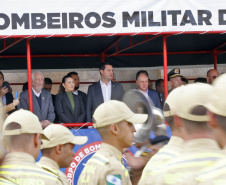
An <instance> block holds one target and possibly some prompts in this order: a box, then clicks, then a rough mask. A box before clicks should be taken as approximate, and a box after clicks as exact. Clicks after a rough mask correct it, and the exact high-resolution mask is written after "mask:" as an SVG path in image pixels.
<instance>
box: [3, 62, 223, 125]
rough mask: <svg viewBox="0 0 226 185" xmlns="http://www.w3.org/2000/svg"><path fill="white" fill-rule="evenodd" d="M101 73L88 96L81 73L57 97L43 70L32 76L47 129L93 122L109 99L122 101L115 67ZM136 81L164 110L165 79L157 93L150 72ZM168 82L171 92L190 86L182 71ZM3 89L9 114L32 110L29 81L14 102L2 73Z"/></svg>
mask: <svg viewBox="0 0 226 185" xmlns="http://www.w3.org/2000/svg"><path fill="white" fill-rule="evenodd" d="M99 71H100V75H101V79H100V80H99V81H98V82H97V83H93V84H92V85H90V86H89V88H88V92H87V94H86V93H84V92H82V91H80V90H79V83H80V81H79V76H78V73H77V72H70V73H68V74H67V75H66V76H64V77H63V78H62V83H61V85H60V87H59V93H58V94H57V95H53V94H51V89H52V80H51V79H50V78H45V77H44V75H43V74H42V72H40V71H38V72H33V73H32V95H33V112H34V113H35V115H37V116H38V118H39V120H40V122H41V123H42V125H43V128H45V127H46V126H47V125H49V124H50V123H84V122H92V115H93V113H94V111H95V109H96V108H97V107H98V106H99V105H100V104H101V103H103V102H105V101H106V100H121V99H122V97H123V95H124V90H123V87H122V85H121V84H119V83H117V82H116V81H115V77H114V73H113V67H112V65H111V64H110V63H103V64H102V65H101V66H100V68H99ZM218 75H219V73H218V72H217V70H214V69H211V70H209V71H208V72H207V77H206V78H197V79H196V80H195V82H203V83H209V84H211V83H212V81H213V80H214V77H215V78H216V77H217V76H218ZM135 79H136V84H137V89H138V90H140V91H142V92H144V93H146V94H147V95H148V97H150V98H151V100H152V102H153V104H154V106H155V107H157V108H159V109H163V104H164V102H165V93H164V80H163V79H157V80H156V81H155V87H156V90H154V89H153V87H152V82H151V80H150V78H149V74H148V73H147V71H145V70H140V71H138V72H137V74H136V76H135ZM205 80H206V81H205ZM168 81H169V84H170V85H171V87H172V89H171V90H169V93H170V92H171V91H172V90H173V89H175V88H177V87H179V86H180V85H184V84H188V80H187V79H186V78H185V77H184V76H181V74H180V69H178V68H176V69H173V70H171V71H170V72H169V74H168ZM0 88H1V89H0V103H1V104H2V105H4V107H5V108H6V109H7V112H8V113H9V114H10V113H11V112H13V110H14V109H20V108H23V109H25V110H29V103H28V84H27V82H26V83H25V84H24V85H23V92H22V93H21V94H20V96H19V97H20V100H18V99H15V100H14V98H13V95H12V89H11V87H10V84H9V83H8V82H5V81H4V75H3V73H2V72H1V73H0ZM7 105H8V106H7Z"/></svg>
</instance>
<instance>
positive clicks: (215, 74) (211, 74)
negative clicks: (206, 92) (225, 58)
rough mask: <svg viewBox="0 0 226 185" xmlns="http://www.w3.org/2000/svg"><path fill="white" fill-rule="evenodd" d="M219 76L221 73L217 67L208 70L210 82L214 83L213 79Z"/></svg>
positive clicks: (207, 78) (207, 76) (208, 80)
mask: <svg viewBox="0 0 226 185" xmlns="http://www.w3.org/2000/svg"><path fill="white" fill-rule="evenodd" d="M218 76H219V73H218V71H217V70H216V69H210V70H208V71H207V75H206V80H207V82H208V84H212V83H213V81H214V80H215V79H216V78H217V77H218Z"/></svg>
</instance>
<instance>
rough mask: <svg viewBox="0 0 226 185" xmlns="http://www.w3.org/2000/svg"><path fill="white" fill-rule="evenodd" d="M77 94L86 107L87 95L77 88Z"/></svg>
mask: <svg viewBox="0 0 226 185" xmlns="http://www.w3.org/2000/svg"><path fill="white" fill-rule="evenodd" d="M78 95H79V96H81V97H82V100H83V103H84V106H85V109H86V100H87V95H86V93H84V92H82V91H80V90H78Z"/></svg>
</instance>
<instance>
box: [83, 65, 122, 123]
mask: <svg viewBox="0 0 226 185" xmlns="http://www.w3.org/2000/svg"><path fill="white" fill-rule="evenodd" d="M99 71H100V75H101V79H100V80H99V81H98V82H97V83H94V84H92V85H90V86H89V88H88V93H87V104H86V121H87V122H92V116H93V113H94V111H95V110H96V108H97V107H98V106H99V105H100V104H102V103H104V102H105V101H107V100H119V101H120V100H121V99H122V96H123V95H124V90H123V87H122V85H121V84H119V83H115V82H112V81H111V80H112V78H113V67H112V65H111V64H110V63H107V62H105V63H102V64H101V65H100V68H99Z"/></svg>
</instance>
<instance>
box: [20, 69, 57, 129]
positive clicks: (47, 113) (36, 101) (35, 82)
mask: <svg viewBox="0 0 226 185" xmlns="http://www.w3.org/2000/svg"><path fill="white" fill-rule="evenodd" d="M43 84H44V76H43V74H42V73H41V72H40V71H38V72H33V73H32V100H33V113H34V114H35V115H36V116H38V118H39V121H40V122H41V124H42V127H43V128H45V127H46V126H48V125H49V124H50V123H52V122H53V120H54V118H55V113H54V107H53V102H52V96H51V94H50V93H49V92H48V91H46V90H44V89H42V88H43ZM20 108H23V109H25V110H29V100H28V90H26V91H24V92H22V93H21V94H20Z"/></svg>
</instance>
